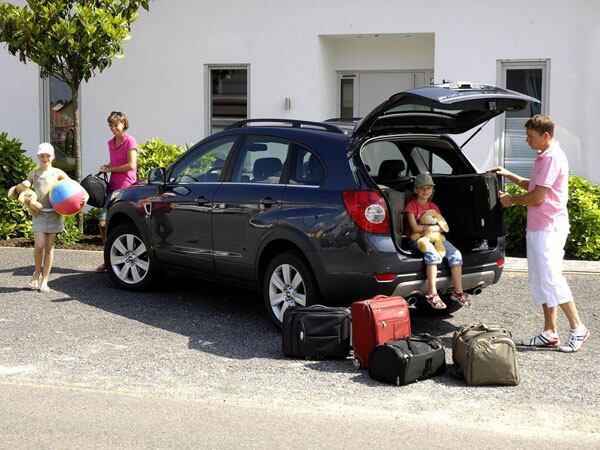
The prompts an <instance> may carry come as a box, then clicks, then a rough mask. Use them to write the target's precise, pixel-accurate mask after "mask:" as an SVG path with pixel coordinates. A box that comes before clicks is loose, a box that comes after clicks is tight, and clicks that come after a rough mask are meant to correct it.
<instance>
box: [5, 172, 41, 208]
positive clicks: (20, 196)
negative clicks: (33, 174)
mask: <svg viewBox="0 0 600 450" xmlns="http://www.w3.org/2000/svg"><path fill="white" fill-rule="evenodd" d="M8 196H9V197H11V198H14V199H15V200H18V201H19V203H21V205H23V209H24V210H26V211H29V214H31V215H32V216H37V215H38V214H39V212H40V211H41V210H42V204H41V203H40V202H38V196H37V194H36V193H35V191H34V190H33V189H31V182H30V181H29V180H25V181H22V182H21V183H19V184H17V185H16V186H13V187H11V188H10V189H9V190H8ZM25 197H29V198H30V199H31V202H30V203H29V205H27V204H26V203H25Z"/></svg>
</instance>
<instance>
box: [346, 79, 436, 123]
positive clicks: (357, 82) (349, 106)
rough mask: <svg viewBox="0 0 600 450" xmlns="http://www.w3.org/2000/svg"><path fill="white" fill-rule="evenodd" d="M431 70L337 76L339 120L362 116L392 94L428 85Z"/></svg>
mask: <svg viewBox="0 0 600 450" xmlns="http://www.w3.org/2000/svg"><path fill="white" fill-rule="evenodd" d="M431 76H432V71H431V70H421V71H402V72H343V73H340V74H339V84H338V85H339V97H338V98H339V102H338V105H339V109H338V112H339V117H341V118H342V119H351V118H352V117H364V116H365V115H366V114H367V113H369V112H370V111H371V110H373V108H375V107H376V106H377V105H379V104H380V103H381V102H383V101H384V100H387V99H388V98H389V97H390V96H391V95H393V94H395V93H397V92H402V91H406V90H408V89H413V88H416V87H422V86H426V85H429V84H430V80H431Z"/></svg>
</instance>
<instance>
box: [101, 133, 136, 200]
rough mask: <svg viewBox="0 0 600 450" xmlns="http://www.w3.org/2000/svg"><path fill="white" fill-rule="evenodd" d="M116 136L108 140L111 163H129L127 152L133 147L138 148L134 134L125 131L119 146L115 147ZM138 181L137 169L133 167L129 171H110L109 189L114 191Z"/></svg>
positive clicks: (117, 164)
mask: <svg viewBox="0 0 600 450" xmlns="http://www.w3.org/2000/svg"><path fill="white" fill-rule="evenodd" d="M115 140H116V137H112V138H110V139H109V140H108V153H109V154H110V165H111V166H122V165H123V164H127V152H128V151H129V150H131V149H137V142H135V138H134V137H133V136H130V135H128V134H127V133H125V134H124V135H123V141H122V142H121V144H120V145H119V146H118V147H115ZM136 181H137V174H136V170H135V169H132V170H129V171H127V172H122V173H116V172H111V173H110V181H109V182H108V190H109V191H114V190H115V189H122V188H125V187H127V186H130V185H132V184H133V183H135V182H136Z"/></svg>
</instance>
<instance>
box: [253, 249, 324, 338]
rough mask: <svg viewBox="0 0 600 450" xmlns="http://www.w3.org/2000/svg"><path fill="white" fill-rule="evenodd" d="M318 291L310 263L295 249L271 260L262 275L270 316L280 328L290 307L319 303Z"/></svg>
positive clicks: (266, 306) (266, 305)
mask: <svg viewBox="0 0 600 450" xmlns="http://www.w3.org/2000/svg"><path fill="white" fill-rule="evenodd" d="M319 298H320V295H319V290H318V286H317V282H316V279H315V276H314V274H313V272H312V270H311V268H310V266H309V265H308V263H307V262H306V261H305V260H304V258H302V257H301V256H300V255H298V254H297V253H294V252H285V253H282V254H280V255H278V256H276V257H275V258H273V259H272V260H271V262H270V263H269V265H268V266H267V270H266V271H265V275H264V278H263V300H264V304H265V308H266V310H267V315H268V316H269V318H270V319H271V321H272V322H273V323H274V324H275V325H277V326H278V327H279V328H281V325H282V323H283V314H284V313H285V310H286V309H287V308H289V307H290V306H310V305H314V304H316V303H318V302H319Z"/></svg>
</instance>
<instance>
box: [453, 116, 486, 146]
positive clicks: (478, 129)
mask: <svg viewBox="0 0 600 450" xmlns="http://www.w3.org/2000/svg"><path fill="white" fill-rule="evenodd" d="M490 120H492V119H488V120H486V121H485V123H484V124H483V125H481V126H480V127H479V128H477V130H476V131H475V133H473V134H472V135H471V136H470V137H469V139H467V140H466V141H465V142H463V143H462V145H461V146H460V147H459V149H460V150H462V148H463V147H464V146H465V145H467V143H468V142H469V141H470V140H471V139H473V138H474V137H475V135H476V134H477V133H479V132H480V131H481V129H482V128H483V127H485V126H486V125H487V124H488V122H489V121H490Z"/></svg>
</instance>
